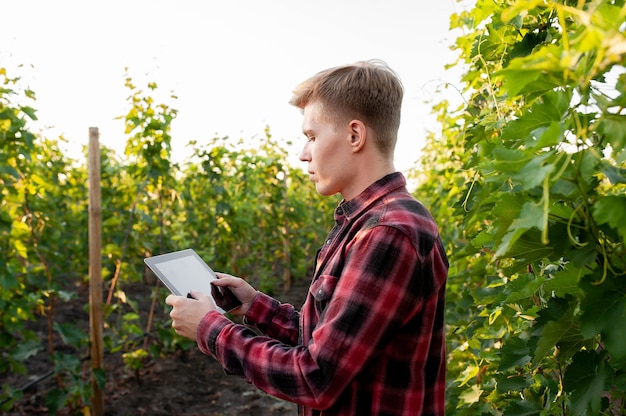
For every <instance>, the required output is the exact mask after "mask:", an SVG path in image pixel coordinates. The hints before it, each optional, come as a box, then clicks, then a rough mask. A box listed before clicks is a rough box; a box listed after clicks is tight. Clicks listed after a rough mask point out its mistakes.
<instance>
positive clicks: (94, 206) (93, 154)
mask: <svg viewBox="0 0 626 416" xmlns="http://www.w3.org/2000/svg"><path fill="white" fill-rule="evenodd" d="M99 136H100V133H99V132H98V128H97V127H90V128H89V154H88V172H89V327H90V341H91V346H90V353H91V354H90V355H91V371H92V377H91V380H92V386H93V399H92V403H91V406H92V415H93V416H102V415H104V396H103V394H102V389H101V388H100V385H99V383H98V380H97V378H96V373H100V374H102V371H103V369H104V366H103V360H104V353H103V348H102V328H103V324H102V320H103V314H102V205H101V195H100V143H99Z"/></svg>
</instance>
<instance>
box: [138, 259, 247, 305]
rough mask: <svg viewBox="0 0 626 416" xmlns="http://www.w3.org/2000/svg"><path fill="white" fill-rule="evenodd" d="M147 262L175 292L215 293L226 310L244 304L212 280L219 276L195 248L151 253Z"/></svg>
mask: <svg viewBox="0 0 626 416" xmlns="http://www.w3.org/2000/svg"><path fill="white" fill-rule="evenodd" d="M144 262H145V263H146V265H147V266H148V267H149V268H150V270H152V271H153V272H154V274H155V275H157V277H158V278H159V279H161V281H162V282H163V284H165V286H166V287H167V288H168V289H169V290H170V292H172V293H173V294H175V295H178V296H187V297H191V296H190V295H189V292H190V291H191V290H198V291H200V292H202V293H204V294H205V295H209V296H212V297H213V300H214V301H215V304H216V305H217V306H218V308H219V309H220V312H222V313H224V312H229V311H231V310H233V309H235V308H236V307H238V306H239V305H241V302H240V301H239V299H237V297H236V296H235V295H234V294H233V293H232V292H231V291H230V289H228V288H226V287H219V286H216V285H212V284H211V282H212V281H213V280H216V279H217V276H216V275H215V272H214V271H213V270H212V269H211V268H210V267H209V266H208V265H207V264H206V263H205V262H204V260H202V258H201V257H200V256H199V255H198V254H197V253H196V252H195V251H194V250H193V249H186V250H181V251H174V252H172V253H167V254H161V255H158V256H153V257H148V258H146V259H144Z"/></svg>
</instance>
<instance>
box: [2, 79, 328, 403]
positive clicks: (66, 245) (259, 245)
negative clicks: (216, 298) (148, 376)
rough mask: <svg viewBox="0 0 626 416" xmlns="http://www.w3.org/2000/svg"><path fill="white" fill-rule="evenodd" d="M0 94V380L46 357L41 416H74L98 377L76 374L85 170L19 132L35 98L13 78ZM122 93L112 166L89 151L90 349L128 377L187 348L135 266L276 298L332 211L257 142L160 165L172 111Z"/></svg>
mask: <svg viewBox="0 0 626 416" xmlns="http://www.w3.org/2000/svg"><path fill="white" fill-rule="evenodd" d="M0 83H1V88H0V247H1V248H0V250H1V253H2V255H1V256H0V286H1V287H2V290H1V291H0V310H2V314H0V340H1V342H0V354H2V359H1V360H0V374H2V376H3V377H4V376H5V375H7V374H9V375H10V374H20V373H25V372H26V367H25V365H24V363H25V361H26V360H27V359H29V358H31V357H33V356H34V355H36V354H40V355H41V354H47V356H48V359H49V361H50V363H51V371H52V374H53V375H54V377H55V381H56V384H55V387H54V388H53V389H51V390H50V391H49V392H48V393H47V396H46V406H47V408H48V410H49V412H50V413H56V412H57V411H60V410H61V409H66V410H69V411H71V412H77V413H80V412H82V413H85V412H88V411H89V409H88V407H89V400H90V398H91V394H92V392H91V378H92V376H95V377H96V380H98V382H99V383H100V384H101V385H102V384H103V383H104V377H105V374H103V373H102V372H101V371H95V372H94V373H92V371H91V369H90V368H88V367H89V366H86V365H85V361H86V359H87V358H86V357H87V354H88V345H89V340H88V332H89V331H88V325H89V320H88V317H87V316H86V313H85V311H87V303H88V300H87V299H86V292H87V290H88V282H87V281H86V279H87V271H88V264H87V251H88V250H87V247H88V235H87V229H88V227H87V211H88V210H87V199H88V198H87V196H88V190H87V188H86V183H87V168H86V166H85V165H84V164H83V162H79V161H75V160H70V159H68V158H66V157H65V156H64V155H63V152H62V151H61V150H60V142H62V141H63V139H62V138H59V140H56V141H55V140H49V139H47V138H45V137H44V136H43V134H35V133H33V132H32V131H31V130H30V128H29V121H32V120H35V119H36V116H35V113H36V111H35V110H34V108H33V107H32V106H30V105H26V104H24V102H26V103H28V104H31V102H32V101H34V99H35V95H34V93H33V92H32V91H30V90H27V89H23V88H21V86H20V83H19V78H10V77H9V76H7V74H6V71H5V70H4V69H0ZM125 83H126V87H127V88H128V90H129V92H130V94H129V97H128V110H127V112H126V114H125V115H124V116H121V117H120V118H121V119H123V120H124V123H125V126H126V130H125V134H126V136H127V144H126V149H125V153H124V155H122V156H120V155H117V154H115V153H114V152H113V151H112V150H110V149H107V148H105V147H103V148H102V149H101V154H100V157H101V188H102V189H101V199H102V207H103V210H102V221H103V224H102V238H103V241H102V255H103V278H104V285H105V287H104V289H105V290H104V297H105V299H103V303H104V305H105V307H104V311H103V313H104V318H105V320H104V325H105V327H104V341H105V348H106V352H107V353H118V352H119V353H121V355H122V357H123V359H124V362H125V364H126V366H127V368H128V370H129V371H130V372H133V373H134V374H135V375H136V376H137V377H140V376H141V370H142V368H143V365H144V364H145V363H146V362H147V361H148V360H150V359H154V358H155V357H159V356H161V355H163V354H167V353H168V352H171V351H173V350H175V349H179V348H189V347H190V346H192V345H193V343H191V342H190V341H184V340H183V339H181V338H179V337H178V336H176V335H175V334H174V333H173V332H172V331H171V329H170V328H169V326H170V322H169V316H168V312H169V311H168V310H166V306H165V304H164V302H163V298H164V297H165V295H166V291H165V289H164V288H163V287H162V286H160V285H159V281H158V279H155V278H154V276H152V275H151V273H147V272H146V270H145V268H144V265H143V258H144V257H146V256H151V255H154V254H160V253H163V252H167V251H173V250H179V249H183V248H188V247H193V248H195V249H196V250H197V251H198V252H199V253H200V254H201V255H202V256H203V257H204V259H205V260H206V261H207V262H209V263H210V264H211V265H212V266H213V267H214V268H216V269H217V270H224V271H227V272H232V273H234V274H238V275H241V276H242V277H244V278H247V279H249V280H250V281H251V283H253V284H254V285H257V286H258V287H260V288H262V289H263V290H266V291H268V292H270V293H271V292H278V291H280V290H281V288H286V287H288V286H289V285H290V284H291V282H292V279H294V278H304V277H305V276H306V274H307V271H308V267H310V260H311V259H310V255H311V253H313V252H314V250H315V249H316V247H317V246H318V244H319V239H320V238H323V236H324V235H325V233H326V231H327V229H328V227H329V225H330V224H329V223H328V222H327V221H328V219H329V218H330V217H329V213H330V212H332V208H330V205H331V204H333V203H334V201H332V200H330V201H329V200H327V199H323V198H320V197H318V196H317V194H316V193H315V189H314V187H313V186H311V184H310V183H308V178H307V176H306V175H305V174H304V172H302V171H301V170H300V169H294V168H291V167H290V166H289V165H288V164H286V162H285V159H286V151H285V149H284V147H285V145H284V143H281V142H280V141H278V140H275V139H274V138H272V136H271V134H270V132H269V129H267V130H266V131H265V133H264V135H263V136H262V137H260V138H254V139H253V140H251V141H250V143H247V142H244V141H243V140H242V141H240V142H239V143H237V144H233V141H232V140H230V139H228V138H214V139H212V140H210V141H209V142H208V143H207V144H206V145H200V144H198V143H197V142H191V143H190V148H191V152H192V156H191V157H190V158H189V159H188V160H187V161H184V163H178V162H174V161H173V160H172V155H171V143H172V140H173V137H172V136H171V124H172V122H174V120H175V119H176V115H177V111H176V110H175V109H174V108H172V107H171V106H170V105H169V104H168V103H157V102H156V101H155V99H154V98H153V95H154V94H156V93H157V92H158V91H157V90H158V88H157V85H156V83H149V84H148V85H147V89H148V92H147V93H146V92H145V91H143V90H141V89H139V88H138V87H137V86H135V85H134V84H133V82H132V79H131V78H130V77H127V78H126V80H125ZM169 99H170V100H175V99H176V97H175V96H174V95H170V97H169ZM139 297H143V298H147V299H148V300H149V302H148V303H149V304H150V307H149V308H148V309H146V308H145V307H142V306H141V305H145V304H146V302H140V301H141V300H142V299H141V298H139ZM70 301H71V302H73V303H76V302H84V305H85V307H84V309H83V311H82V312H81V311H73V312H72V313H73V315H72V317H68V316H67V315H65V313H66V312H64V313H63V315H60V313H59V312H57V311H58V310H59V307H60V306H63V305H64V303H65V302H70ZM74 313H75V314H76V316H74ZM57 314H59V315H57ZM78 316H80V318H77V317H78ZM81 319H82V320H81ZM42 321H43V322H42ZM42 323H43V325H42ZM42 331H43V332H42ZM42 338H43V339H47V340H48V343H47V349H45V350H44V348H42V343H41V341H40V340H41V339H42ZM20 388H21V386H15V385H8V384H3V386H2V389H1V390H0V408H1V409H2V410H3V411H4V410H10V409H11V408H12V407H13V406H14V405H15V403H16V401H19V399H20V397H21V394H22V392H21V390H20Z"/></svg>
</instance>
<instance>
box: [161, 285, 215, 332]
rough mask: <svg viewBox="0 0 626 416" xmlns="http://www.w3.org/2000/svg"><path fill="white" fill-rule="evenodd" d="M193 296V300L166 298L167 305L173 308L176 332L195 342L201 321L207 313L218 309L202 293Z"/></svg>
mask: <svg viewBox="0 0 626 416" xmlns="http://www.w3.org/2000/svg"><path fill="white" fill-rule="evenodd" d="M191 295H192V296H193V299H189V298H186V297H184V296H176V295H169V296H168V297H166V298H165V303H167V304H168V305H170V306H172V311H171V312H170V317H171V318H172V328H174V331H176V333H177V334H178V335H182V336H183V337H185V338H189V339H191V340H193V341H195V340H196V332H197V331H198V325H199V324H200V321H201V320H202V318H204V315H206V314H207V312H209V311H211V310H216V307H215V303H214V302H213V299H211V297H210V296H207V295H205V294H204V293H202V292H198V291H192V292H191Z"/></svg>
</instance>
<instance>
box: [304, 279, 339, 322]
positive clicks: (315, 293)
mask: <svg viewBox="0 0 626 416" xmlns="http://www.w3.org/2000/svg"><path fill="white" fill-rule="evenodd" d="M338 282H339V277H337V276H331V275H328V274H326V275H321V276H320V277H319V278H318V279H317V280H316V281H315V282H313V283H312V284H311V287H310V288H309V294H310V295H311V296H312V297H313V299H314V300H315V310H316V311H317V313H318V316H320V315H321V314H322V313H323V312H324V310H325V309H326V306H327V305H328V302H330V299H331V298H332V297H333V293H335V288H336V287H337V283H338Z"/></svg>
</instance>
